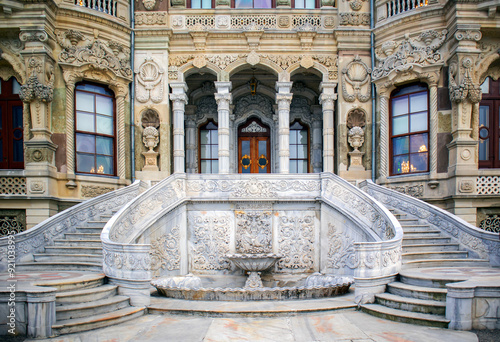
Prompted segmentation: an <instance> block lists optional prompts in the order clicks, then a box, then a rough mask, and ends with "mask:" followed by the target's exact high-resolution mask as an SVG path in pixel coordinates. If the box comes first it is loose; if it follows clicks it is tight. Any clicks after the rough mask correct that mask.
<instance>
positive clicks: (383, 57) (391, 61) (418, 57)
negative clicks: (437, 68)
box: [372, 30, 447, 80]
mask: <svg viewBox="0 0 500 342" xmlns="http://www.w3.org/2000/svg"><path fill="white" fill-rule="evenodd" d="M446 34H447V31H446V30H442V31H441V32H440V33H439V32H437V31H434V30H430V31H425V32H422V33H421V34H420V35H419V36H418V37H417V38H415V39H412V38H410V36H409V35H405V38H404V39H403V40H402V41H401V42H394V41H387V42H385V43H384V44H382V46H381V48H379V49H377V50H376V51H375V58H376V59H377V62H378V63H377V67H376V68H375V69H373V72H372V77H373V79H374V80H377V79H380V78H382V77H385V76H388V75H389V74H390V73H391V72H393V71H395V72H398V73H401V72H407V71H408V70H411V69H412V68H413V67H414V66H421V67H424V66H429V65H434V64H436V63H441V62H442V56H441V52H440V51H439V49H440V48H441V46H442V45H443V44H444V42H445V40H446Z"/></svg>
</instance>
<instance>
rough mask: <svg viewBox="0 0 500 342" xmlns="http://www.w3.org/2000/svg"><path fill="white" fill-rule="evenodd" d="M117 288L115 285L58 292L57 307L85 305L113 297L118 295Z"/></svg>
mask: <svg viewBox="0 0 500 342" xmlns="http://www.w3.org/2000/svg"><path fill="white" fill-rule="evenodd" d="M117 288H118V287H117V286H115V285H102V286H98V287H95V288H85V289H79V290H75V291H66V292H57V293H56V305H62V304H76V303H85V302H92V301H97V300H100V299H104V298H108V297H112V296H115V295H116V293H117Z"/></svg>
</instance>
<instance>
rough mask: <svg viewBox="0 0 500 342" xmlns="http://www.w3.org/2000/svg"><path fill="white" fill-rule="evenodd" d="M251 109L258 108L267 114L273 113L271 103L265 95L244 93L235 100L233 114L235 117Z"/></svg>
mask: <svg viewBox="0 0 500 342" xmlns="http://www.w3.org/2000/svg"><path fill="white" fill-rule="evenodd" d="M251 110H259V111H261V112H263V113H267V114H268V115H272V114H274V109H273V103H272V102H271V99H269V98H268V97H267V96H264V95H261V94H255V95H246V96H242V97H240V98H238V99H237V100H236V105H235V108H234V114H235V115H236V116H237V117H238V116H241V115H243V114H245V113H247V112H249V111H251Z"/></svg>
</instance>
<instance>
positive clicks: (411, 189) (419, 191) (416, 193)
mask: <svg viewBox="0 0 500 342" xmlns="http://www.w3.org/2000/svg"><path fill="white" fill-rule="evenodd" d="M387 188H389V189H391V190H395V191H397V192H400V193H402V194H405V195H408V196H412V197H416V198H419V197H422V196H423V195H424V185H423V184H416V185H397V186H388V187H387Z"/></svg>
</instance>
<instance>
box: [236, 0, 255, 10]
mask: <svg viewBox="0 0 500 342" xmlns="http://www.w3.org/2000/svg"><path fill="white" fill-rule="evenodd" d="M234 7H235V8H252V7H253V1H252V0H235V2H234Z"/></svg>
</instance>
